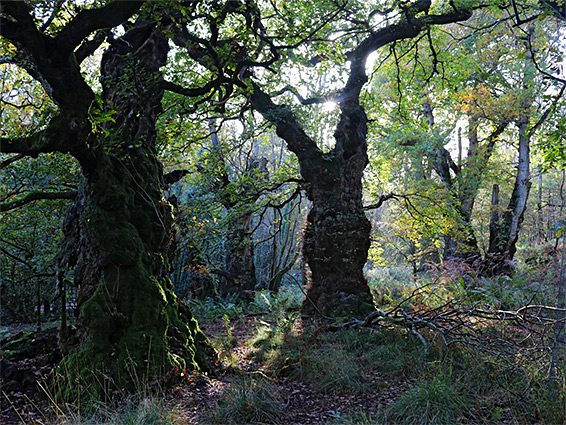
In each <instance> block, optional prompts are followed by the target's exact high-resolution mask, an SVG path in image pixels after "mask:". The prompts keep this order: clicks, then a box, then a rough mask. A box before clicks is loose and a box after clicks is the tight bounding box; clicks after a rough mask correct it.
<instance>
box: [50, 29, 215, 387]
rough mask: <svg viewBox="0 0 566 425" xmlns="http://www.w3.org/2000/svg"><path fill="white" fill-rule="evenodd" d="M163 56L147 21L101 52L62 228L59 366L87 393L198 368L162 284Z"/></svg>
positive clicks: (168, 238) (185, 328)
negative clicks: (67, 279) (68, 300)
mask: <svg viewBox="0 0 566 425" xmlns="http://www.w3.org/2000/svg"><path fill="white" fill-rule="evenodd" d="M167 52H168V44H167V39H166V38H165V37H164V36H163V34H162V33H161V32H159V31H158V30H157V29H155V28H154V27H153V26H152V25H150V24H149V23H147V24H144V23H141V24H138V25H137V26H136V27H134V28H133V29H132V30H130V31H129V32H127V33H126V34H125V35H124V36H123V37H122V39H121V42H120V43H116V44H115V45H112V46H111V47H109V48H108V49H107V51H106V52H105V54H104V56H103V60H102V78H101V82H102V86H103V92H102V101H101V104H100V105H99V107H100V112H102V113H101V114H100V115H99V116H100V117H104V119H101V120H100V122H99V123H98V125H99V132H98V133H95V134H97V135H96V137H92V138H91V149H92V152H93V155H92V156H90V157H89V160H85V161H82V163H81V166H82V169H83V177H82V179H81V186H80V192H79V196H78V198H77V201H76V204H75V206H74V208H73V209H72V211H71V212H70V214H69V217H68V218H67V220H66V223H65V229H64V230H65V240H64V244H63V247H62V250H61V256H60V260H61V264H62V265H70V266H72V267H74V282H75V284H76V285H78V286H79V293H78V299H77V314H78V317H77V321H76V328H77V329H76V335H73V336H71V335H63V342H64V346H65V347H64V348H65V358H64V362H66V370H67V371H80V373H78V375H80V377H81V378H82V379H83V380H84V382H86V383H89V384H92V385H91V387H90V390H91V391H92V392H96V393H100V392H101V390H104V389H105V387H107V386H108V385H110V388H112V385H115V386H116V387H117V388H122V387H128V386H129V387H132V386H134V385H135V384H136V383H139V382H142V381H143V380H145V379H147V378H150V377H155V376H158V375H162V374H164V373H168V372H170V371H171V370H172V369H173V368H179V369H185V368H189V369H199V368H203V367H206V364H207V362H206V356H205V348H206V338H205V337H204V335H203V334H202V332H201V331H200V330H199V328H198V325H197V322H196V320H195V319H194V318H193V317H192V316H191V314H190V312H189V311H188V309H187V308H186V307H185V306H183V305H182V304H180V303H179V302H178V301H177V299H176V297H175V295H174V293H173V287H172V283H171V281H170V279H169V272H170V263H169V261H170V258H169V257H170V250H171V246H172V241H173V227H172V224H173V215H172V206H171V205H170V204H169V203H168V202H167V201H166V200H165V198H164V196H163V172H162V167H161V164H160V163H159V162H158V160H157V158H156V148H155V141H156V132H155V120H156V118H157V115H158V114H159V113H160V111H161V107H160V102H161V97H162V94H163V90H162V88H161V87H160V84H159V81H160V79H159V69H160V67H161V66H163V65H164V63H165V59H166V56H167ZM73 374H74V372H73ZM94 376H96V379H92V378H93V377H94ZM136 381H137V382H136ZM101 384H104V385H101Z"/></svg>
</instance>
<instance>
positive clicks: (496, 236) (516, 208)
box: [486, 117, 531, 274]
mask: <svg viewBox="0 0 566 425" xmlns="http://www.w3.org/2000/svg"><path fill="white" fill-rule="evenodd" d="M529 145H530V137H529V134H528V118H527V117H525V118H523V119H522V120H521V121H520V122H519V149H518V164H517V176H516V178H515V184H514V186H513V192H512V194H511V199H510V200H509V204H508V205H507V208H506V209H505V211H504V212H503V214H502V217H501V219H500V221H499V223H496V221H495V220H494V219H493V216H492V223H490V235H489V249H488V253H487V258H486V260H487V268H486V270H487V272H488V273H489V274H509V273H511V272H512V270H513V267H512V261H513V257H514V256H515V252H516V251H517V240H518V238H519V230H520V229H521V224H522V222H523V219H524V216H525V211H526V209H527V200H528V197H529V192H530V188H531V181H530V146H529ZM496 218H497V217H496Z"/></svg>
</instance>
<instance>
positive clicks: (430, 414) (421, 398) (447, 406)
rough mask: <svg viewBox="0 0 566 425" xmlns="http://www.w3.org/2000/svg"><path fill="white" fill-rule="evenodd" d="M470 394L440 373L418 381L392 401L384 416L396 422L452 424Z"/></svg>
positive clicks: (465, 410)
mask: <svg viewBox="0 0 566 425" xmlns="http://www.w3.org/2000/svg"><path fill="white" fill-rule="evenodd" d="M470 407H471V398H470V397H468V396H466V395H465V394H464V393H463V392H462V390H461V389H460V388H458V387H457V386H456V385H454V384H453V383H452V382H451V379H450V378H449V377H447V376H444V375H443V374H438V375H436V376H433V377H432V378H430V379H427V380H423V381H420V382H418V383H417V384H416V385H415V386H414V387H412V388H410V389H409V390H407V391H406V392H405V393H404V394H403V395H402V396H401V397H400V398H399V399H398V400H397V401H395V402H394V403H393V404H392V405H391V407H390V408H389V409H388V411H387V413H386V418H387V419H388V420H389V421H392V422H394V423H396V424H399V425H453V424H457V423H461V422H462V420H463V418H464V417H465V415H466V414H467V413H468V412H469V408H470Z"/></svg>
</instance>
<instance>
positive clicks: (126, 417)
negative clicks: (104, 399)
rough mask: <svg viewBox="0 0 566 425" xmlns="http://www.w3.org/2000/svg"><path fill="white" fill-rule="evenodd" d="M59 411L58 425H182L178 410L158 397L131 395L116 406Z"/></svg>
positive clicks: (96, 405) (99, 404) (100, 405)
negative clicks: (177, 417)
mask: <svg viewBox="0 0 566 425" xmlns="http://www.w3.org/2000/svg"><path fill="white" fill-rule="evenodd" d="M64 409H65V410H63V409H61V408H57V409H56V410H57V411H56V414H55V417H56V419H55V424H57V425H180V424H181V423H182V422H181V421H180V420H177V419H176V413H177V412H176V410H175V408H174V407H173V406H171V405H168V404H166V403H165V402H164V401H163V399H162V398H160V397H158V396H148V395H146V396H145V397H141V398H140V397H137V396H131V397H128V398H125V399H121V400H120V401H119V402H114V403H106V404H105V403H96V404H92V405H90V406H88V407H86V408H83V409H82V411H81V410H80V409H78V406H74V407H73V408H70V407H65V408H64Z"/></svg>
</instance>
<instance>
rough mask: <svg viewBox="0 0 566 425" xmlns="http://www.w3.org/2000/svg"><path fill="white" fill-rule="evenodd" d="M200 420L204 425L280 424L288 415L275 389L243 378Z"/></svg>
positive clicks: (266, 383)
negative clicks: (202, 420) (205, 424)
mask: <svg viewBox="0 0 566 425" xmlns="http://www.w3.org/2000/svg"><path fill="white" fill-rule="evenodd" d="M202 419H204V421H205V423H207V424H283V423H286V420H287V419H288V415H287V413H286V411H285V404H284V403H283V401H282V399H281V397H280V396H279V393H278V391H277V388H276V387H275V386H273V385H271V383H270V382H269V381H267V380H266V379H263V378H259V379H253V378H251V377H249V376H244V377H242V378H240V379H238V380H236V381H235V382H233V383H232V385H231V387H230V389H229V390H228V392H227V394H226V395H225V396H224V398H223V399H221V400H220V401H219V402H218V403H217V405H216V407H215V408H214V409H213V410H212V411H211V412H208V413H206V414H205V415H203V418H202Z"/></svg>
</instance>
